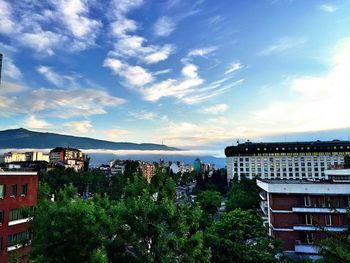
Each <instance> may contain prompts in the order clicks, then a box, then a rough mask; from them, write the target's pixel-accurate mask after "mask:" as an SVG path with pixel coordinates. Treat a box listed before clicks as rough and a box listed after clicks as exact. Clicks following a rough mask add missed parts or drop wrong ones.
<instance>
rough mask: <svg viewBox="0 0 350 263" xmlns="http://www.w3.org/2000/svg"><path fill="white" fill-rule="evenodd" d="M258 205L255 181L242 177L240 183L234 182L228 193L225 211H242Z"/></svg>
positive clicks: (257, 191)
mask: <svg viewBox="0 0 350 263" xmlns="http://www.w3.org/2000/svg"><path fill="white" fill-rule="evenodd" d="M258 205H259V190H258V187H257V185H256V180H255V179H253V180H250V179H247V178H245V177H242V178H241V180H240V181H234V182H233V184H232V186H231V189H230V191H229V193H228V200H227V202H226V209H227V211H232V210H234V209H236V208H241V209H243V210H247V209H255V208H257V207H258Z"/></svg>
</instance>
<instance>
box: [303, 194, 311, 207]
mask: <svg viewBox="0 0 350 263" xmlns="http://www.w3.org/2000/svg"><path fill="white" fill-rule="evenodd" d="M304 205H305V206H311V198H310V196H304Z"/></svg>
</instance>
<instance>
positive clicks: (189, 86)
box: [139, 64, 243, 104]
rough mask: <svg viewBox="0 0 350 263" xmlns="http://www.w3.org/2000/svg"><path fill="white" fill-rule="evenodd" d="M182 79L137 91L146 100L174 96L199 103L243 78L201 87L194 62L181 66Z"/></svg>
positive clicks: (234, 84) (200, 80) (185, 101)
mask: <svg viewBox="0 0 350 263" xmlns="http://www.w3.org/2000/svg"><path fill="white" fill-rule="evenodd" d="M182 75H183V77H184V78H183V79H181V80H175V79H167V80H164V81H161V82H158V83H155V84H153V85H151V86H146V87H142V88H141V89H139V92H140V93H141V94H142V95H143V98H144V99H145V100H148V101H158V100H159V99H160V98H162V97H175V98H176V99H178V100H180V101H182V102H184V103H187V104H194V103H199V102H202V101H205V100H208V99H210V98H213V97H215V96H218V95H220V94H222V93H223V92H225V91H227V90H229V89H231V88H233V87H234V86H237V85H240V84H241V83H242V82H243V79H240V80H238V81H235V82H232V83H230V84H226V85H222V82H220V83H219V82H218V81H215V82H212V83H209V84H208V85H206V86H204V87H202V85H203V83H204V79H202V78H201V77H200V76H199V74H198V67H197V66H196V65H194V64H186V65H185V66H184V67H183V68H182Z"/></svg>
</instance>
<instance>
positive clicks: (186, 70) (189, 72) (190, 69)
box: [182, 64, 198, 78]
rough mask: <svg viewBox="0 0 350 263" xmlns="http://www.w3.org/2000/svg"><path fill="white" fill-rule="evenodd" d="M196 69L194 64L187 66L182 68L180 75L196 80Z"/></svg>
mask: <svg viewBox="0 0 350 263" xmlns="http://www.w3.org/2000/svg"><path fill="white" fill-rule="evenodd" d="M197 71H198V67H197V66H196V65H194V64H188V65H186V66H185V67H183V68H182V74H183V75H184V76H185V77H188V78H197V77H198V73H197Z"/></svg>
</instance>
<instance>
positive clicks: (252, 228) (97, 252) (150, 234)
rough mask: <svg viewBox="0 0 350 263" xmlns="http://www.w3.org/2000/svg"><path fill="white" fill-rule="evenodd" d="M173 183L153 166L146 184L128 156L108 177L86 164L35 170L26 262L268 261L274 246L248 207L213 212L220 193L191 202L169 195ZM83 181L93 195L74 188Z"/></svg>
mask: <svg viewBox="0 0 350 263" xmlns="http://www.w3.org/2000/svg"><path fill="white" fill-rule="evenodd" d="M60 176H61V177H60ZM175 186H176V183H175V182H174V180H173V179H172V177H170V176H169V175H167V174H164V173H161V172H159V171H158V172H157V173H156V175H155V176H154V177H153V179H152V181H151V183H150V184H148V183H147V181H146V180H145V178H144V177H142V176H141V175H139V174H138V171H137V169H135V167H134V165H133V163H130V165H129V167H128V172H127V173H126V174H125V175H115V176H112V177H111V178H108V177H105V176H104V175H103V174H102V173H100V172H99V171H91V170H90V171H85V172H79V173H77V172H74V171H71V170H54V171H51V172H49V173H48V174H46V175H43V176H42V178H41V183H40V191H39V204H38V206H37V209H36V215H35V219H34V222H33V224H32V233H33V238H32V248H33V249H32V253H31V255H30V261H31V262H37V263H41V262H48V263H51V262H52V263H55V262H94V263H95V262H101V263H104V262H106V263H107V262H243V263H244V262H256V261H252V259H259V260H260V259H261V260H262V261H261V262H273V260H275V259H274V256H275V254H276V252H277V247H276V246H275V243H274V241H273V240H272V239H271V238H270V237H268V235H267V231H266V229H264V228H263V226H262V223H261V220H260V218H259V217H258V216H256V215H254V213H252V212H251V211H243V210H240V209H236V210H233V211H232V212H229V213H227V214H226V213H218V212H217V211H218V208H219V206H220V204H221V201H222V196H221V194H220V193H219V192H216V191H209V190H204V191H200V192H199V194H198V196H197V200H198V201H197V202H195V203H194V204H191V203H189V202H188V201H187V200H183V201H182V202H180V203H178V202H174V197H175ZM87 188H88V189H89V191H91V192H92V193H93V194H94V197H93V198H90V199H85V198H81V197H80V196H79V195H78V194H77V193H81V192H84V191H86V189H87ZM52 193H55V201H54V202H53V201H51V200H50V198H51V194H52ZM214 215H216V216H215V217H214ZM264 260H265V261H264ZM269 260H270V261H269Z"/></svg>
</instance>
